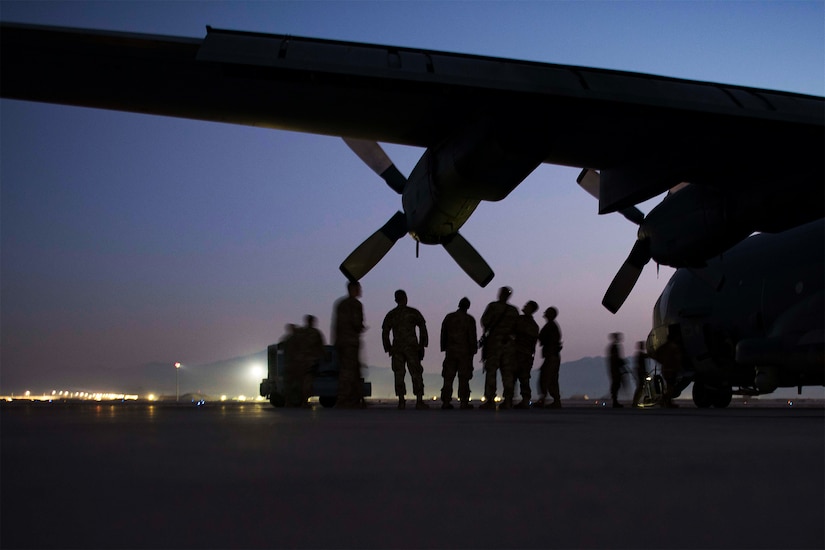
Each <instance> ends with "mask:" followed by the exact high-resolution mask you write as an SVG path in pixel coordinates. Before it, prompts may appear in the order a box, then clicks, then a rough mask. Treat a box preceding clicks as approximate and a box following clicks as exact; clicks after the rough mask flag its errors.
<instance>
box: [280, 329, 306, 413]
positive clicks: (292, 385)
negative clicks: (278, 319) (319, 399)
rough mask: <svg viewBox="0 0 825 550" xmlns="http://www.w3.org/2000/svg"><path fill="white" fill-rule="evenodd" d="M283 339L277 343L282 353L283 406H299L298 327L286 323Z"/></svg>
mask: <svg viewBox="0 0 825 550" xmlns="http://www.w3.org/2000/svg"><path fill="white" fill-rule="evenodd" d="M284 329H285V331H286V332H285V333H284V335H283V337H282V338H281V339H280V341H278V349H282V350H283V351H284V405H285V406H287V407H300V406H301V372H300V366H299V365H298V361H296V359H297V357H296V355H297V353H296V352H297V351H298V330H299V329H298V327H297V326H295V324H293V323H288V324H287V325H286V326H285V327H284Z"/></svg>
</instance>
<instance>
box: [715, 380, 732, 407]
mask: <svg viewBox="0 0 825 550" xmlns="http://www.w3.org/2000/svg"><path fill="white" fill-rule="evenodd" d="M731 399H733V389H732V388H731V387H730V386H727V385H721V386H719V387H718V388H716V389H715V390H714V391H713V392H712V393H711V400H712V401H713V406H714V407H716V408H717V409H724V408H726V407H727V406H728V405H730V402H731Z"/></svg>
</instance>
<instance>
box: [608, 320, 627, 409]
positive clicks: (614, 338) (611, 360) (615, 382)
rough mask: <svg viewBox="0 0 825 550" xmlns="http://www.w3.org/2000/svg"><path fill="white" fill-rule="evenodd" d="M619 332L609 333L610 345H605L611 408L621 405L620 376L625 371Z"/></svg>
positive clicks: (621, 337) (617, 407) (622, 336)
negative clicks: (611, 401)
mask: <svg viewBox="0 0 825 550" xmlns="http://www.w3.org/2000/svg"><path fill="white" fill-rule="evenodd" d="M623 338H624V335H623V334H622V333H621V332H614V333H612V334H611V335H610V345H609V346H608V347H607V362H608V363H607V364H608V371H609V374H610V398H611V399H612V400H613V408H616V409H619V408H621V407H623V406H624V405H622V404H621V403H619V388H621V386H622V376H623V375H624V371H625V359H624V355H623V353H622V339H623Z"/></svg>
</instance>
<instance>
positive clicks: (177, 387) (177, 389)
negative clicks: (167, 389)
mask: <svg viewBox="0 0 825 550" xmlns="http://www.w3.org/2000/svg"><path fill="white" fill-rule="evenodd" d="M178 371H180V363H175V403H179V402H180V384H178Z"/></svg>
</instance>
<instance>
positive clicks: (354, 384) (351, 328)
mask: <svg viewBox="0 0 825 550" xmlns="http://www.w3.org/2000/svg"><path fill="white" fill-rule="evenodd" d="M360 297H361V283H359V282H357V281H350V282H349V283H348V284H347V297H346V298H343V299H341V300H339V301H338V302H337V303H336V305H335V310H334V321H333V327H334V331H333V332H334V338H335V342H334V345H335V351H336V352H337V354H338V365H339V373H338V401H337V403H336V407H338V408H349V409H356V408H361V407H363V406H364V400H363V395H362V392H361V360H360V351H361V334H362V333H363V332H364V331H365V330H366V327H365V326H364V307H363V306H362V305H361V302H360V301H359V300H358V298H360Z"/></svg>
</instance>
